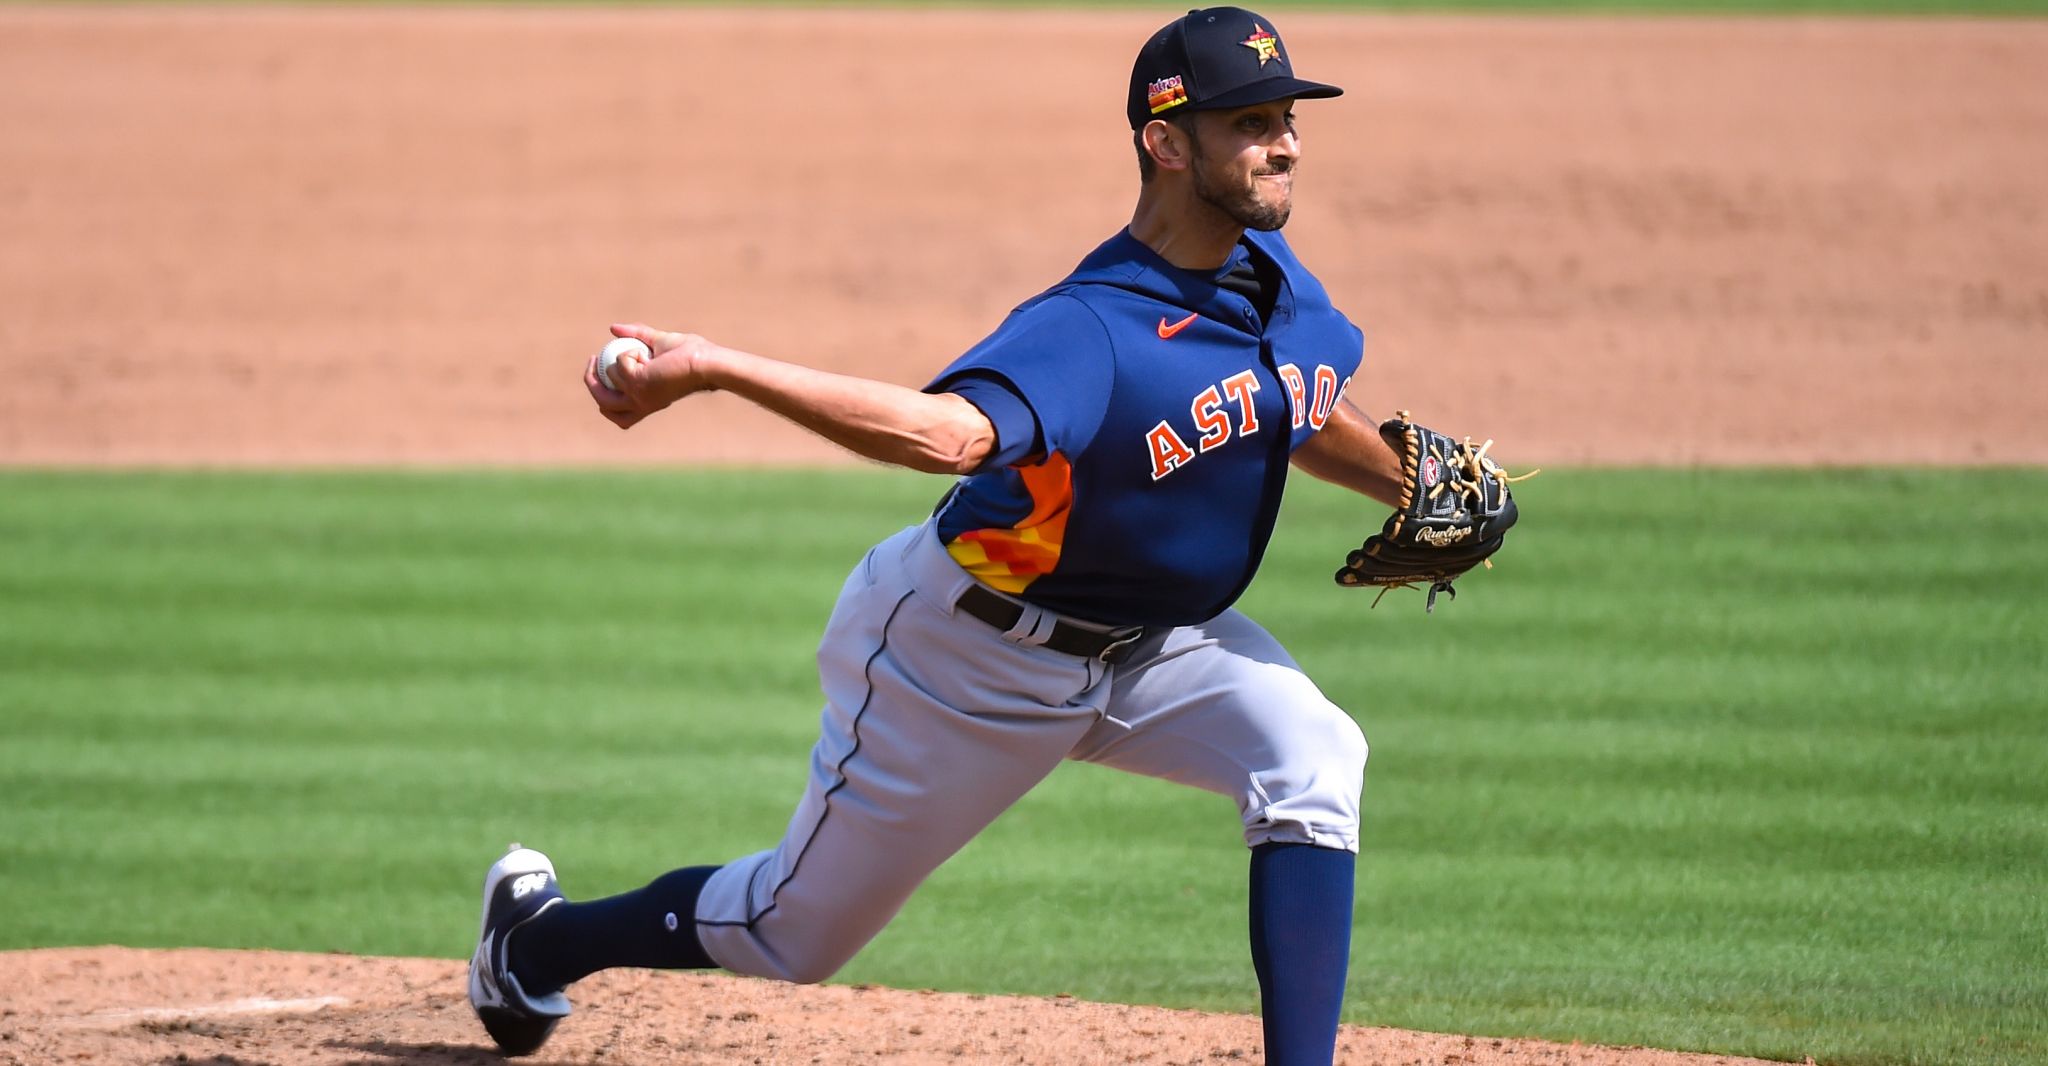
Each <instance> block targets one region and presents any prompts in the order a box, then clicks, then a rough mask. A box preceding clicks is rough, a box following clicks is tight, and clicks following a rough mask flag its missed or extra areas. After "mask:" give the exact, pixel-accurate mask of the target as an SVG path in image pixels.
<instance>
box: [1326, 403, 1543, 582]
mask: <svg viewBox="0 0 2048 1066" xmlns="http://www.w3.org/2000/svg"><path fill="white" fill-rule="evenodd" d="M1380 436H1381V438H1383V439H1384V440H1385V441H1386V442H1387V445H1388V446H1389V447H1391V448H1393V449H1394V454H1395V455H1398V456H1400V457H1401V503H1400V506H1399V507H1398V508H1396V509H1395V511H1394V513H1393V515H1391V516H1390V517H1388V519H1387V521H1386V524H1385V525H1384V526H1382V527H1381V528H1380V531H1379V532H1378V533H1375V534H1373V535H1372V536H1371V537H1368V538H1366V541H1365V543H1364V544H1361V545H1359V547H1358V550H1357V551H1354V552H1352V553H1351V554H1350V556H1348V557H1347V558H1346V559H1345V561H1344V566H1343V568H1342V569H1340V570H1338V571H1337V584H1339V585H1343V586H1345V587H1347V588H1363V587H1366V586H1373V587H1377V588H1378V589H1379V590H1380V595H1381V596H1384V595H1386V590H1388V589H1395V588H1414V587H1416V586H1417V585H1427V586H1428V587H1429V599H1428V601H1427V602H1425V603H1424V604H1423V611H1424V612H1429V611H1434V610H1435V609H1436V594H1437V593H1439V592H1444V593H1449V594H1450V596H1451V597H1452V598H1453V599H1455V598H1457V595H1458V593H1457V590H1455V589H1453V588H1451V582H1453V581H1456V580H1457V579H1458V577H1459V576H1460V575H1462V574H1464V572H1465V571H1467V570H1470V569H1472V568H1473V567H1475V566H1478V565H1480V564H1482V563H1484V564H1485V565H1486V566H1489V567H1491V566H1492V565H1493V562H1492V560H1491V559H1489V558H1488V556H1491V555H1492V554H1493V553H1494V552H1497V551H1499V550H1500V546H1501V541H1502V540H1503V539H1504V537H1505V535H1506V533H1507V531H1508V527H1509V526H1512V525H1514V524H1515V513H1516V512H1515V500H1514V497H1513V496H1512V495H1510V494H1509V492H1508V485H1509V484H1511V483H1513V482H1516V481H1521V480H1522V479H1523V478H1530V477H1534V476H1536V475H1537V474H1538V473H1540V471H1535V470H1531V471H1529V472H1528V473H1526V474H1523V475H1521V476H1520V477H1509V476H1508V474H1507V472H1506V471H1504V470H1502V469H1501V468H1500V467H1499V466H1498V465H1496V464H1495V463H1494V461H1493V460H1492V459H1490V458H1488V457H1487V455H1486V449H1488V448H1491V447H1493V442H1492V441H1491V440H1489V441H1487V442H1486V443H1484V444H1481V445H1478V446H1477V447H1474V446H1473V444H1472V438H1470V437H1467V438H1465V440H1464V442H1463V443H1459V442H1458V441H1455V440H1452V439H1451V438H1450V437H1447V436H1445V435H1444V434H1442V433H1438V432H1437V431H1436V430H1433V429H1429V428H1427V427H1424V426H1418V425H1416V424H1415V423H1413V422H1410V421H1409V420H1408V412H1406V411H1399V412H1396V413H1395V415H1394V417H1393V418H1390V419H1388V420H1387V421H1385V422H1382V423H1380ZM1372 602H1373V606H1375V607H1377V606H1379V602H1380V601H1379V600H1378V599H1377V598H1375V599H1374V600H1373V601H1372Z"/></svg>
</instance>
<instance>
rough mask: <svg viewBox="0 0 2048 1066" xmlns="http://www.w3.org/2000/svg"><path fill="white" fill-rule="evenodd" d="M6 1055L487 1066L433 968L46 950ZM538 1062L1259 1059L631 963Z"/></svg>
mask: <svg viewBox="0 0 2048 1066" xmlns="http://www.w3.org/2000/svg"><path fill="white" fill-rule="evenodd" d="M0 961H4V965H0V996H4V1003H5V1006H4V1007H0V1063H4V1064H6V1066H31V1064H33V1066H45V1064H49V1063H60V1062H92V1063H96V1064H108V1063H111V1064H121V1066H128V1064H133V1066H169V1064H176V1063H194V1064H203V1066H314V1064H318V1066H344V1064H345V1066H382V1064H387V1063H406V1064H413V1066H453V1064H457V1063H473V1064H482V1063H493V1062H498V1061H500V1060H499V1057H498V1055H497V1053H496V1052H495V1051H494V1050H491V1049H490V1048H489V1046H488V1041H487V1040H486V1038H485V1037H484V1034H483V1030H482V1029H481V1028H479V1027H478V1025H477V1023H476V1020H475V1018H473V1017H471V1015H470V1012H469V1005H468V1003H467V1001H466V1000H465V999H464V993H463V967H462V964H461V963H459V962H451V961H447V960H443V959H389V958H360V957H357V956H352V955H306V954H294V953H289V952H270V951H209V950H201V949H184V950H177V951H139V950H134V949H130V948H111V947H109V948H60V949H49V950H41V951H22V952H11V953H6V954H4V955H0ZM575 998H576V1001H577V1006H576V1013H575V1014H574V1015H573V1016H572V1017H570V1018H569V1019H568V1020H566V1021H564V1022H563V1023H562V1025H561V1027H560V1028H559V1029H557V1030H556V1032H555V1037H554V1039H553V1040H552V1041H551V1042H550V1043H549V1044H548V1046H547V1047H546V1048H545V1049H543V1050H542V1052H541V1053H540V1054H538V1055H536V1056H534V1057H533V1058H531V1059H526V1060H522V1061H525V1062H530V1063H534V1064H536V1066H544V1064H556V1066H568V1064H576V1066H611V1064H628V1063H630V1064H639V1063H677V1064H682V1063H805V1064H809V1063H819V1064H836V1063H849V1062H889V1063H947V1064H964V1063H1034V1064H1066V1063H1154V1064H1160V1066H1164V1064H1168V1063H1214V1062H1247V1063H1250V1062H1258V1061H1260V1051H1259V1023H1258V1019H1256V1018H1252V1017H1249V1016H1246V1015H1238V1014H1202V1013H1199V1012H1196V1011H1179V1010H1162V1009H1159V1008H1156V1007H1126V1006H1118V1005H1115V1004H1106V1003H1084V1002H1081V1001H1079V1000H1074V999H1067V998H1061V997H1055V998H1052V999H1027V998H1018V997H1006V996H968V995H953V994H943V993H937V992H901V991H896V990H893V989H886V988H872V987H844V986H836V985H826V986H812V987H800V986H795V985H785V984H778V983H775V982H770V981H757V980H752V979H749V978H741V977H728V976H724V975H717V974H684V973H653V972H647V971H638V970H629V971H616V972H612V973H605V974H599V975H598V976H596V977H593V978H591V979H590V980H588V981H586V982H583V983H581V984H579V985H577V987H576V997H575ZM1337 1059H1338V1061H1339V1062H1345V1063H1375V1064H1376V1063H1389V1064H1391V1063H1400V1064H1418V1066H1420V1064H1430V1066H1435V1064H1439V1063H1458V1064H1493V1063H1520V1064H1524V1066H1528V1064H1545V1066H1548V1064H1556V1063H1573V1064H1589V1066H1591V1064H1598V1066H1609V1064H1622V1063H1626V1064H1629V1066H1681V1064H1683V1066H1706V1064H1710V1063H1719V1064H1730V1066H1735V1064H1760V1062H1761V1060H1757V1059H1735V1058H1725V1057H1720V1056H1709V1055H1683V1054H1678V1053H1676V1052H1669V1051H1649V1050H1643V1049H1637V1048H1608V1047H1585V1046H1581V1045H1577V1044H1573V1045H1563V1044H1547V1043H1541V1042H1537V1041H1530V1040H1494V1039H1488V1038H1475V1037H1464V1036H1444V1035H1440V1034H1435V1033H1411V1032H1406V1031H1404V1030H1399V1029H1368V1028H1362V1027H1358V1026H1348V1027H1346V1028H1345V1030H1344V1034H1343V1037H1342V1042H1341V1044H1340V1047H1339V1049H1338V1054H1337Z"/></svg>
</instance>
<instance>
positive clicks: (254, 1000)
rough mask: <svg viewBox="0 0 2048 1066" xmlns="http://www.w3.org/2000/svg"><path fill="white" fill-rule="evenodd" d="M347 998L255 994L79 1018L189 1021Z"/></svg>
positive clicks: (306, 1007) (313, 1006)
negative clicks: (280, 997)
mask: <svg viewBox="0 0 2048 1066" xmlns="http://www.w3.org/2000/svg"><path fill="white" fill-rule="evenodd" d="M347 1002H348V998H347V997H346V996H316V997H314V998H311V999H266V998H264V997H261V996H254V997H250V998H248V999H231V1000H228V1001H226V1002H224V1003H203V1004H199V1005H197V1006H192V1007H138V1008H135V1009H132V1010H102V1011H94V1012H92V1013H91V1014H88V1015H86V1016H85V1017H83V1018H81V1019H79V1020H80V1021H87V1022H138V1021H142V1022H160V1021H189V1020H191V1019H194V1018H218V1017H222V1016H225V1015H234V1014H289V1013H294V1012H300V1011H316V1010H320V1009H322V1008H325V1007H339V1006H341V1005H343V1004H345V1003H347Z"/></svg>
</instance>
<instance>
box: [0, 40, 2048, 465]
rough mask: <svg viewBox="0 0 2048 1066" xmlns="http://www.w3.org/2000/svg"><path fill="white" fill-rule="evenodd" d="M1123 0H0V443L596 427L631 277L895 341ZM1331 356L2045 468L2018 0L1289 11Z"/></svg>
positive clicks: (175, 456) (945, 279)
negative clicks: (1871, 6)
mask: <svg viewBox="0 0 2048 1066" xmlns="http://www.w3.org/2000/svg"><path fill="white" fill-rule="evenodd" d="M1160 18H1161V16H1160V15H1159V13H1157V12H1145V11H1114V12H1098V11H1030V12H1019V11H854V10H839V11H794V10H777V11H752V12H743V11H737V10H716V9H708V8H699V7H695V6H691V7H688V8H684V9H645V10H616V9H613V10H600V9H591V8H570V9H560V10H555V9H523V8H519V9H505V8H502V7H489V6H479V7H468V6H454V7H430V8H424V9H414V10H405V9H397V8H389V7H384V6H381V5H376V6H371V7H367V8H360V7H349V6H339V5H336V6H308V7H243V6H239V5H234V6H224V7H218V8H207V7H187V6H184V5H175V6H174V5H163V6H158V5H128V6H113V5H110V6H100V5H90V6H82V7H56V6H43V7H37V6H27V7H19V6H15V5H6V6H5V7H4V8H0V98H4V99H6V100H7V101H8V105H7V108H6V115H5V117H4V118H0V128H4V130H5V136H0V233H5V234H7V239H6V240H4V241H0V306H4V307H5V308H7V313H6V314H5V315H4V316H0V381H5V382H6V384H5V386H4V387H0V464H22V463H119V464H156V463H172V464H193V463H198V464H217V463H226V464H302V463H317V464H327V463H344V464H353V463H380V464H381V463H429V464H444V463H490V464H528V463H542V464H549V463H585V462H624V463H690V462H733V461H782V460H802V461H819V460H832V459H835V458H842V456H840V454H839V453H837V452H836V451H835V450H834V449H832V448H831V447H830V446H829V445H826V444H823V443H821V442H819V441H817V440H815V439H812V438H810V437H807V436H806V435H804V434H803V433H802V432H800V431H798V430H796V429H793V428H791V427H789V426H786V425H784V424H782V423H780V422H778V421H777V420H776V419H774V418H773V417H772V416H768V415H765V414H761V413H759V412H756V411H753V410H751V409H748V408H746V407H745V406H744V405H742V404H740V403H739V402H738V401H733V400H731V399H729V398H726V397H708V398H704V399H703V400H702V401H701V402H699V401H693V402H692V404H691V405H690V408H689V413H688V415H687V417H668V418H663V419H659V420H657V421H655V422H652V423H649V424H648V425H647V426H646V427H643V428H641V429H636V430H635V431H634V432H633V433H632V434H631V435H630V436H621V435H620V434H619V433H618V432H617V431H616V430H614V429H612V428H611V427H610V426H609V425H608V424H606V423H604V422H602V421H601V420H599V419H598V418H596V417H595V416H594V415H593V414H592V413H591V412H590V411H589V409H588V407H589V401H588V399H587V398H586V397H584V395H583V393H582V389H581V387H580V385H579V384H578V383H577V380H576V379H577V375H578V372H579V371H580V366H581V358H582V356H583V355H584V354H585V353H587V352H589V351H591V350H594V349H595V348H596V347H597V346H598V345H599V344H600V343H602V340H603V339H604V334H603V330H604V327H605V325H606V324H607V323H609V322H612V321H614V320H619V319H645V320H648V321H650V322H654V323H656V324H658V325H662V326H665V327H668V328H681V329H692V330H696V331H698V332H702V333H706V334H708V335H710V336H712V337H714V338H715V339H718V340H721V341H724V342H727V343H731V344H734V345H737V346H740V347H745V348H750V349H752V350H755V351H759V352H762V353H764V354H770V355H782V356H787V357H791V358H795V359H798V360H801V361H804V362H808V363H811V364H814V365H819V366H823V367H825V368H828V369H836V370H846V371H852V372H856V373H861V374H866V375H871V376H876V377H881V378H885V379H888V380H894V381H900V382H904V383H909V384H917V383H921V382H923V381H924V380H925V379H926V378H927V377H928V376H929V374H930V373H931V372H932V371H933V370H935V369H936V368H938V367H939V366H941V365H943V364H944V363H945V362H946V361H948V360H949V359H950V358H951V357H952V356H953V355H955V354H957V353H958V352H959V351H961V350H962V349H964V348H965V347H966V346H967V345H969V344H971V343H972V342H973V341H974V340H976V339H978V338H979V337H981V336H982V335H984V334H985V333H986V332H987V331H988V330H989V329H991V328H992V327H993V326H994V324H995V323H996V322H997V321H998V320H999V319H1000V318H1001V316H1002V315H1003V314H1004V313H1005V312H1006V311H1007V310H1008V309H1009V308H1010V307H1012V306H1013V305H1015V304H1016V303H1017V302H1019V301H1021V300H1022V299H1024V298H1026V297H1027V296H1029V295H1031V294H1032V293H1034V292H1037V291H1038V290H1040V289H1041V288H1043V287H1044V286H1046V285H1047V284H1049V283H1051V282H1052V281H1054V280H1056V279H1057V278H1059V277H1060V276H1061V275H1062V274H1064V273H1065V272H1066V271H1067V270H1068V269H1069V268H1070V267H1071V266H1072V264H1073V263H1074V262H1076V261H1077V260H1078V259H1079V258H1080V257H1081V255H1082V254H1083V253H1084V252H1086V250H1087V249H1089V248H1090V247H1092V246H1093V245H1094V244H1095V243H1096V242H1097V241H1099V240H1100V239H1101V238H1103V237H1105V236H1107V235H1108V234H1110V233H1111V232H1113V231H1114V230H1115V229H1116V228H1117V227H1119V226H1121V225H1122V224H1123V223H1124V221H1125V220H1126V219H1127V218H1128V217H1129V209H1130V204H1131V201H1132V199H1133V196H1134V189H1135V182H1134V178H1135V173H1134V172H1135V169H1136V168H1135V165H1134V161H1133V160H1132V158H1131V154H1130V149H1129V147H1128V145H1127V142H1126V133H1125V132H1124V129H1123V127H1122V126H1121V125H1120V122H1121V121H1122V119H1121V113H1122V107H1123V104H1122V95H1123V93H1124V90H1125V82H1126V78H1127V77H1128V72H1129V69H1130V57H1131V54H1132V52H1133V51H1134V49H1135V42H1137V41H1139V40H1141V39H1142V37H1143V35H1144V34H1145V33H1147V32H1149V31H1150V30H1152V29H1153V28H1154V26H1155V25H1156V23H1157V22H1158V20H1159V19H1160ZM1286 32H1287V40H1288V42H1289V47H1290V49H1292V50H1293V52H1294V56H1293V58H1294V60H1295V62H1296V64H1297V67H1298V69H1300V70H1301V71H1302V72H1303V73H1304V74H1306V75H1309V76H1313V77H1316V78H1319V79H1325V80H1329V81H1333V82H1336V83H1339V84H1342V85H1344V86H1346V87H1347V89H1348V90H1349V93H1348V95H1346V96H1345V97H1344V98H1342V99H1340V100H1331V101H1311V102H1308V103H1306V104H1304V105H1303V107H1302V108H1301V112H1300V113H1301V120H1302V131H1303V135H1304V137H1305V143H1306V155H1305V157H1304V163H1303V168H1302V171H1301V179H1300V185H1299V194H1298V197H1297V199H1298V201H1299V204H1298V208H1297V211H1296V215H1295V220H1294V222H1293V223H1292V224H1291V225H1290V226H1289V228H1288V233H1289V236H1290V239H1291V240H1292V241H1293V242H1294V243H1295V245H1296V247H1297V248H1298V249H1299V250H1300V251H1301V252H1302V253H1303V256H1304V258H1305V259H1306V261H1308V262H1309V263H1310V264H1311V265H1313V266H1314V267H1315V268H1316V269H1317V271H1318V272H1319V273H1320V275H1321V277H1322V278H1323V280H1324V281H1325V282H1326V283H1327V284H1328V287H1329V288H1330V290H1331V291H1332V292H1333V293H1334V294H1335V296H1336V298H1337V301H1338V303H1339V305H1340V306H1342V307H1344V308H1345V309H1346V310H1347V311H1348V312H1349V313H1350V314H1351V315H1352V317H1353V318H1354V319H1356V320H1357V321H1359V322H1360V323H1361V324H1362V325H1363V327H1364V328H1365V329H1366V332H1367V335H1368V345H1369V348H1368V353H1367V358H1368V362H1367V364H1366V367H1365V369H1364V371H1363V372H1362V374H1361V376H1360V378H1359V380H1358V382H1357V384H1356V385H1355V386H1354V388H1353V392H1352V395H1353V397H1354V398H1355V399H1356V400H1358V401H1359V402H1360V403H1361V404H1362V405H1363V406H1364V407H1365V408H1366V409H1367V410H1368V411H1369V412H1372V413H1375V414H1380V415H1384V414H1387V413H1389V412H1390V411H1391V410H1393V409H1394V408H1396V407H1407V408H1412V409H1413V410H1414V411H1415V412H1416V415H1417V417H1418V418H1421V419H1422V420H1424V421H1425V422H1428V423H1430V424H1434V425H1440V426H1443V427H1445V428H1447V429H1451V430H1453V431H1457V432H1475V433H1481V434H1483V435H1487V436H1494V437H1498V438H1499V439H1500V440H1501V442H1502V443H1501V446H1500V447H1499V448H1498V449H1496V450H1497V451H1498V452H1500V454H1502V455H1503V456H1505V457H1508V458H1512V459H1515V460H1517V461H1526V462H1532V463H1533V462H1543V463H1546V464H1551V465H1556V464H1560V463H1565V464H1568V463H1588V462H1601V463H1691V462H1744V463H1746V462H1772V463H1808V462H1827V463H1848V462H1914V463H1922V462H1925V463H1948V462H1978V461H2005V462H2025V463H2041V462H2048V419H2043V418H2040V417H2038V416H2039V414H2040V411H2041V397H2043V396H2048V359H2044V358H2043V355H2044V353H2048V183H2044V182H2043V181H2042V179H2041V175H2043V174H2048V105H2044V103H2043V99H2044V98H2043V96H2042V94H2041V93H2039V92H2038V91H2036V87H2037V85H2038V76H2039V71H2041V70H2042V69H2043V68H2048V22H2041V21H2026V20H1996V21H1992V20H1982V21H1970V20H1911V21H1907V20H1843V21H1829V20H1820V19H1769V20H1743V19H1677V18H1658V19H1640V20H1628V19H1601V18H1565V19H1555V20H1546V19H1521V18H1444V17H1397V16H1366V15H1355V14H1316V13H1306V12H1298V13H1293V14H1290V15H1288V16H1287V19H1286Z"/></svg>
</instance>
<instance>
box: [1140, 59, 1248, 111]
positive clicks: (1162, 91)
mask: <svg viewBox="0 0 2048 1066" xmlns="http://www.w3.org/2000/svg"><path fill="white" fill-rule="evenodd" d="M1262 65H1263V64H1262ZM1145 101H1146V103H1148V104H1150V105H1151V106H1152V113H1153V114H1155V115H1156V114H1158V113H1160V112H1161V111H1164V110H1166V109H1167V108H1170V107H1179V106H1180V105H1182V104H1184V103H1187V102H1188V91H1187V89H1186V88H1185V87H1183V86H1182V85H1181V83H1180V75H1178V74H1175V75H1174V76H1173V77H1171V78H1161V79H1159V80H1158V81H1155V82H1153V83H1152V84H1150V85H1147V86H1145Z"/></svg>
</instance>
